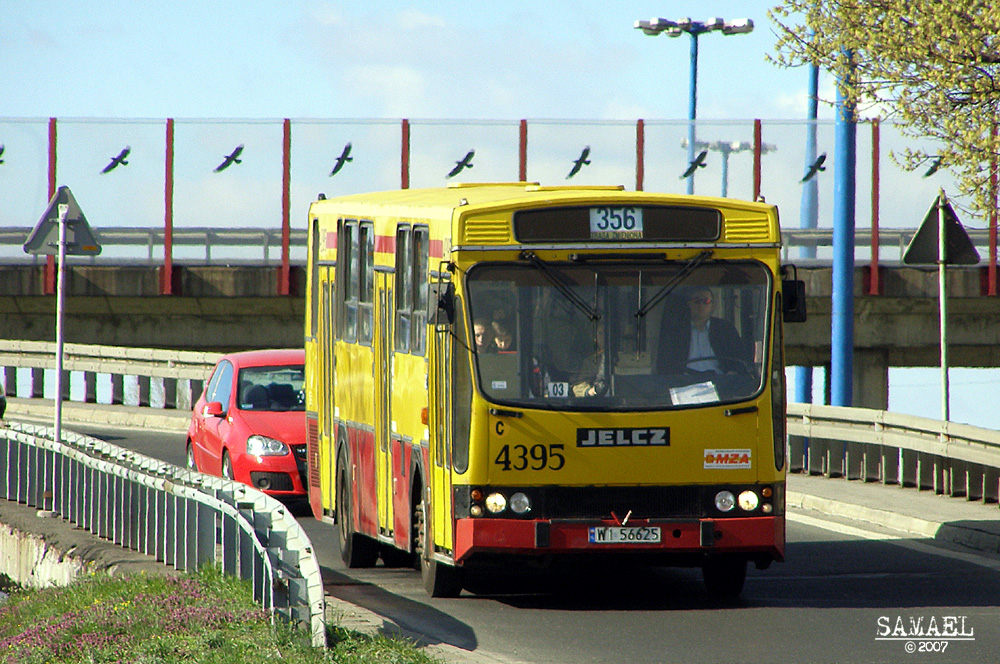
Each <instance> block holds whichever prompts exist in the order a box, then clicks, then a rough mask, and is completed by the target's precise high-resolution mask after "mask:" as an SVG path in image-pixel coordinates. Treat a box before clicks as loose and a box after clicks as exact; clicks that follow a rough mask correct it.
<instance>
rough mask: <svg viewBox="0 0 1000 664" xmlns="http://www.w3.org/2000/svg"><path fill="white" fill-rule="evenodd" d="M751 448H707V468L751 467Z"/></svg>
mask: <svg viewBox="0 0 1000 664" xmlns="http://www.w3.org/2000/svg"><path fill="white" fill-rule="evenodd" d="M750 455H751V452H750V450H705V468H750V466H751V463H750V462H751V459H750Z"/></svg>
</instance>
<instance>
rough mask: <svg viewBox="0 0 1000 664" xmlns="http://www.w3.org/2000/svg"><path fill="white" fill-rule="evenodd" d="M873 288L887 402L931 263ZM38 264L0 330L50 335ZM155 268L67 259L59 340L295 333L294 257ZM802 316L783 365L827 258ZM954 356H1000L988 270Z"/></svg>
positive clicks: (148, 344)
mask: <svg viewBox="0 0 1000 664" xmlns="http://www.w3.org/2000/svg"><path fill="white" fill-rule="evenodd" d="M877 269H878V272H879V278H878V281H879V288H878V291H877V292H878V294H871V291H872V289H871V287H870V286H871V273H872V272H871V267H870V266H867V265H865V266H861V267H857V268H856V269H855V278H854V294H855V320H854V344H855V348H854V362H855V366H854V381H855V385H854V395H855V403H854V405H855V406H860V407H866V408H875V409H885V408H887V407H888V384H889V379H888V369H889V367H890V366H891V367H914V366H936V365H937V363H938V359H939V322H938V303H937V292H938V291H937V288H938V282H937V271H936V268H914V267H902V266H899V265H886V264H884V263H883V264H882V265H881V266H879V267H878V268H877ZM44 270H45V266H44V265H28V264H19V265H0V339H11V340H26V341H51V340H53V339H54V338H55V304H56V303H55V297H54V296H52V295H45V294H44V292H45V288H44V280H45V275H44ZM161 271H162V266H157V265H131V266H129V265H118V266H111V265H79V264H78V265H74V266H73V267H72V269H71V270H70V271H69V273H68V274H67V286H66V288H67V291H66V292H67V297H66V304H65V314H66V318H65V333H66V337H65V338H66V341H67V342H71V343H87V344H98V345H107V346H128V347H140V348H168V349H177V350H181V349H184V350H210V351H220V352H221V351H227V350H234V349H245V348H262V347H287V346H299V345H301V343H302V337H303V329H302V320H303V311H304V301H303V291H304V284H305V279H304V276H305V275H304V269H303V268H302V267H300V266H292V267H291V269H290V274H289V289H288V290H289V295H277V294H276V293H278V292H279V289H278V282H279V277H280V275H279V268H277V267H275V266H263V267H261V266H259V265H258V266H252V265H233V266H223V265H188V266H184V265H180V266H178V265H174V267H173V274H172V278H173V282H174V286H175V288H174V289H173V292H174V293H175V294H174V295H160V292H161V290H160V286H161V284H160V279H161ZM798 275H799V278H800V279H803V280H804V281H805V282H806V292H807V295H808V311H809V320H808V321H807V322H806V323H803V324H794V325H793V324H789V325H787V326H786V328H785V329H786V332H785V343H786V353H787V361H788V363H789V364H790V365H798V366H823V365H826V364H827V363H828V362H829V358H830V329H831V325H830V323H831V321H830V309H831V300H830V293H831V268H830V267H829V266H824V265H813V266H807V267H800V268H799V269H798ZM948 283H949V286H948V290H949V305H948V306H949V320H948V325H949V356H950V363H951V365H952V366H964V367H998V366H1000V298H996V297H990V296H986V295H984V293H985V292H987V287H986V268H985V267H972V268H957V267H956V268H950V269H949V279H948Z"/></svg>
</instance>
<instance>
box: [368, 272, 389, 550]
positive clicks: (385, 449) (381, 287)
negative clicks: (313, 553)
mask: <svg viewBox="0 0 1000 664" xmlns="http://www.w3.org/2000/svg"><path fill="white" fill-rule="evenodd" d="M375 292H376V306H377V308H378V310H377V311H376V312H375V316H376V320H377V324H376V325H375V330H376V332H375V338H374V339H373V341H372V344H373V346H374V350H375V476H376V479H375V495H376V502H377V503H378V530H379V535H383V536H389V535H390V534H391V533H392V453H391V449H390V447H391V441H392V431H391V426H392V412H391V404H392V395H391V390H392V376H391V370H392V367H391V363H392V339H393V335H392V312H391V311H390V310H389V303H390V302H392V289H391V288H390V287H389V284H388V275H387V274H386V273H385V272H376V274H375Z"/></svg>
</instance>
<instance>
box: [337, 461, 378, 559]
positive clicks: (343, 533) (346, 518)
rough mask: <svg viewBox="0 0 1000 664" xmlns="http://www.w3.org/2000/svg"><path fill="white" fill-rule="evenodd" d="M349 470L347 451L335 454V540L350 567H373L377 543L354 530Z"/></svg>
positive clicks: (376, 557) (376, 554)
mask: <svg viewBox="0 0 1000 664" xmlns="http://www.w3.org/2000/svg"><path fill="white" fill-rule="evenodd" d="M351 493H352V492H351V470H350V466H348V465H347V453H346V452H344V450H343V449H341V450H340V454H338V455H337V540H338V543H339V544H340V557H341V558H342V559H343V561H344V564H345V565H346V566H347V567H349V568H352V569H356V568H359V567H373V566H374V565H375V563H376V562H378V543H377V542H375V540H373V539H371V538H368V537H365V536H364V535H361V534H359V533H356V532H355V531H354V510H353V509H352V501H351Z"/></svg>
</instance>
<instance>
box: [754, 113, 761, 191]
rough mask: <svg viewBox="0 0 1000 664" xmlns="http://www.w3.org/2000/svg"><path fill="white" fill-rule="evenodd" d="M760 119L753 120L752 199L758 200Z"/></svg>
mask: <svg viewBox="0 0 1000 664" xmlns="http://www.w3.org/2000/svg"><path fill="white" fill-rule="evenodd" d="M762 145H763V143H762V142H761V131H760V120H754V121H753V199H754V200H755V201H758V200H760V154H761V147H762Z"/></svg>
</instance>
